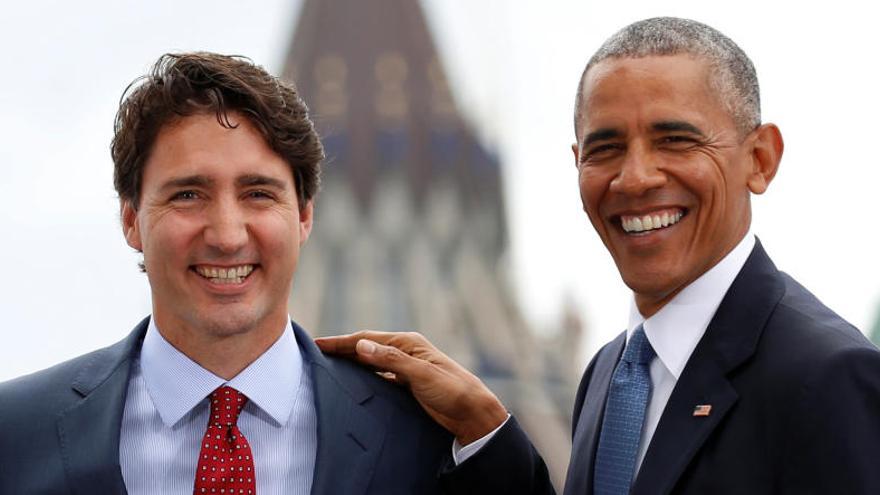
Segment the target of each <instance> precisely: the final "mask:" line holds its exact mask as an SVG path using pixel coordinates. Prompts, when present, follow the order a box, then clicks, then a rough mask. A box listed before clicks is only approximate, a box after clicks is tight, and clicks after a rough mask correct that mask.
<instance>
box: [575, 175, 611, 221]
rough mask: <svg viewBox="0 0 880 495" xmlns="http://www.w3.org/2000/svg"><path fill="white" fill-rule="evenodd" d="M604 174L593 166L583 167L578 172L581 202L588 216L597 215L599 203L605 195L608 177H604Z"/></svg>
mask: <svg viewBox="0 0 880 495" xmlns="http://www.w3.org/2000/svg"><path fill="white" fill-rule="evenodd" d="M606 175H607V174H601V173H599V172H597V171H596V170H595V169H593V168H583V169H581V172H580V173H579V174H578V185H579V187H580V193H581V202H582V203H583V205H584V211H586V212H587V214H588V215H590V218H593V217H594V216H596V215H598V213H599V203H600V201H601V200H602V197H603V196H604V195H605V191H607V190H608V187H607V184H608V182H609V181H610V178H608V177H605V176H606Z"/></svg>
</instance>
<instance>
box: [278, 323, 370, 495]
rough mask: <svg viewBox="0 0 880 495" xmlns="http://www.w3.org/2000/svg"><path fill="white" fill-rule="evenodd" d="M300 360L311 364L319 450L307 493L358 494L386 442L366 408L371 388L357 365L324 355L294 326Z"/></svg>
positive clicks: (365, 487) (367, 484)
mask: <svg viewBox="0 0 880 495" xmlns="http://www.w3.org/2000/svg"><path fill="white" fill-rule="evenodd" d="M293 330H294V333H295V334H296V340H297V342H298V343H299V345H300V348H301V349H302V355H303V359H304V360H305V362H306V363H308V364H310V368H311V371H312V384H313V387H314V391H315V412H316V414H317V417H318V452H317V455H316V457H315V473H314V478H313V480H312V493H313V494H314V495H322V494H335V493H347V494H353V495H357V494H361V493H364V492H365V491H366V489H367V487H368V486H369V484H370V479H371V477H372V474H373V471H374V466H375V464H376V462H377V461H378V460H379V454H380V453H381V452H382V446H383V443H384V441H385V431H386V427H387V425H386V423H385V422H384V421H383V420H381V419H380V418H379V417H377V416H376V415H375V414H374V413H373V412H371V411H370V410H369V401H370V399H371V398H372V397H373V395H374V391H373V388H372V387H371V386H370V385H369V384H368V383H367V382H366V381H365V380H364V377H365V376H366V374H367V373H368V372H367V373H365V372H364V370H362V369H360V368H356V367H355V366H356V365H353V364H351V363H347V362H341V361H340V360H336V359H334V360H331V359H328V358H326V357H324V356H323V355H322V354H321V351H320V350H319V349H318V347H317V346H316V345H315V343H314V342H313V341H312V338H311V337H310V336H309V335H308V334H307V333H306V332H305V331H304V330H303V329H302V328H300V327H299V325H297V324H296V323H294V324H293Z"/></svg>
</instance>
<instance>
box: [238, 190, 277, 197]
mask: <svg viewBox="0 0 880 495" xmlns="http://www.w3.org/2000/svg"><path fill="white" fill-rule="evenodd" d="M245 197H247V198H248V199H273V198H275V195H274V194H272V193H270V192H269V191H266V190H264V189H253V190H250V191H248V192H246V193H245Z"/></svg>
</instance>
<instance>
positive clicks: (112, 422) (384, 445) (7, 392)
mask: <svg viewBox="0 0 880 495" xmlns="http://www.w3.org/2000/svg"><path fill="white" fill-rule="evenodd" d="M147 321H148V320H144V321H142V322H141V323H140V324H139V325H138V326H137V327H136V328H135V329H134V331H132V332H131V334H129V336H128V337H126V339H125V340H123V341H121V342H119V343H117V344H115V345H113V346H110V347H107V348H105V349H101V350H98V351H95V352H92V353H90V354H86V355H84V356H81V357H78V358H76V359H73V360H71V361H68V362H65V363H62V364H59V365H57V366H55V367H53V368H50V369H47V370H44V371H40V372H38V373H35V374H32V375H29V376H25V377H21V378H18V379H15V380H12V381H9V382H6V383H3V384H0V494H4V495H5V494H16V495H18V494H45V495H50V494H98V493H100V494H102V495H103V494H123V493H126V491H125V486H124V485H123V480H122V472H121V470H120V467H119V429H120V424H121V421H122V412H123V408H124V405H125V395H126V392H127V390H128V378H129V374H130V368H131V362H132V357H134V356H135V355H136V353H138V352H139V350H140V344H141V342H142V340H143V336H144V333H145V332H146V328H147ZM293 328H294V332H295V333H296V340H297V342H298V343H299V345H300V349H301V351H302V353H303V358H304V360H305V362H307V363H308V364H309V365H310V366H311V372H312V380H313V386H314V395H315V406H316V412H317V418H318V422H317V423H318V452H317V456H316V460H315V473H314V481H313V484H312V493H313V494H315V495H323V494H352V495H354V494H358V495H360V494H376V495H378V494H383V495H384V494H415V493H418V494H422V493H424V494H434V493H441V486H440V481H439V478H438V475H437V471H438V468H439V467H440V466H441V465H442V464H443V463H444V462H446V461H448V458H449V457H451V456H450V454H449V453H450V450H451V445H452V437H451V436H450V435H449V434H448V433H447V432H446V431H444V430H443V429H442V428H440V427H439V426H437V425H436V424H435V423H434V422H433V421H432V420H431V419H430V418H428V417H427V415H425V414H424V412H422V410H421V408H419V406H418V404H416V402H415V401H414V400H413V399H412V398H411V397H410V396H409V394H408V393H407V392H406V391H405V390H403V389H400V388H399V387H397V386H394V385H391V384H389V383H387V382H385V381H384V380H382V379H381V378H379V377H377V376H375V375H374V374H373V373H372V372H370V371H367V370H365V369H364V368H361V367H358V366H357V365H354V364H352V363H349V362H347V361H345V360H341V359H335V358H328V357H325V356H323V355H322V354H321V353H320V351H319V350H318V348H317V347H316V346H315V345H314V343H313V342H312V340H311V338H310V337H309V336H308V335H307V334H306V332H305V331H304V330H303V329H302V328H300V327H299V326H297V325H296V324H295V323H294V325H293ZM291 448H296V446H295V445H291Z"/></svg>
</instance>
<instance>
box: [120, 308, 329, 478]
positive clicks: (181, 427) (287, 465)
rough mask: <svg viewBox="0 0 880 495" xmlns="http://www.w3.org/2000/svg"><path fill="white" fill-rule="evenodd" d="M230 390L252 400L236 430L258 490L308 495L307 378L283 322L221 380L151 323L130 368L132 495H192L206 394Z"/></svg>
mask: <svg viewBox="0 0 880 495" xmlns="http://www.w3.org/2000/svg"><path fill="white" fill-rule="evenodd" d="M223 385H229V386H230V387H233V388H235V389H236V390H238V391H240V392H242V393H243V394H244V395H245V396H247V397H248V399H249V401H248V403H247V405H245V407H244V409H243V410H242V412H241V416H240V417H239V420H238V427H239V429H241V431H242V433H243V434H244V436H245V438H246V439H247V441H248V443H249V444H250V446H251V451H252V452H253V455H254V469H255V473H256V485H257V493H259V494H261V495H270V494H298V495H308V494H309V492H310V491H311V486H312V477H313V474H314V467H315V455H316V452H317V445H318V441H317V417H316V414H315V403H314V400H313V393H312V381H311V376H310V373H309V370H308V367H307V366H306V365H305V364H304V362H303V359H302V355H301V354H300V349H299V347H298V345H297V343H296V337H295V336H294V333H293V328H292V326H291V324H290V322H288V324H287V328H285V330H284V333H283V334H282V335H281V337H280V338H279V339H278V340H277V341H276V342H275V343H274V344H273V345H272V346H271V347H270V348H269V349H268V350H267V351H266V352H265V353H263V354H262V355H261V356H260V357H259V358H257V360H256V361H254V362H253V363H251V364H250V365H249V366H248V367H247V368H245V369H244V370H243V371H242V372H241V373H239V374H238V375H237V376H235V377H234V378H233V379H231V380H229V381H226V380H224V379H223V378H220V377H218V376H216V375H214V374H213V373H211V372H210V371H208V370H206V369H204V368H202V367H201V366H199V365H198V364H197V363H196V362H194V361H192V360H191V359H189V358H188V357H187V356H185V355H184V354H183V353H181V352H180V351H178V350H177V349H175V348H174V347H173V346H172V345H171V344H169V343H168V341H166V340H165V339H164V338H163V337H162V335H161V334H160V333H159V331H158V329H157V328H156V326H155V323H154V322H153V320H152V319H151V320H150V325H149V328H148V329H147V333H146V336H145V337H144V343H143V346H142V347H141V352H140V356H139V358H138V359H136V360H135V362H134V363H133V364H132V370H131V377H130V378H129V382H128V395H127V397H126V400H125V411H124V413H123V415H122V428H121V431H120V439H119V462H120V466H121V467H122V478H123V480H124V481H125V487H126V489H127V490H128V493H130V494H147V493H149V494H155V493H162V494H187V495H189V494H191V493H192V490H193V483H194V480H195V472H196V465H197V463H198V455H199V450H200V448H201V438H202V436H203V435H204V434H205V429H206V427H207V424H208V412H209V410H210V408H209V404H208V400H207V397H208V395H209V394H210V393H211V392H213V391H214V390H215V389H216V388H217V387H220V386H223Z"/></svg>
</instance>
